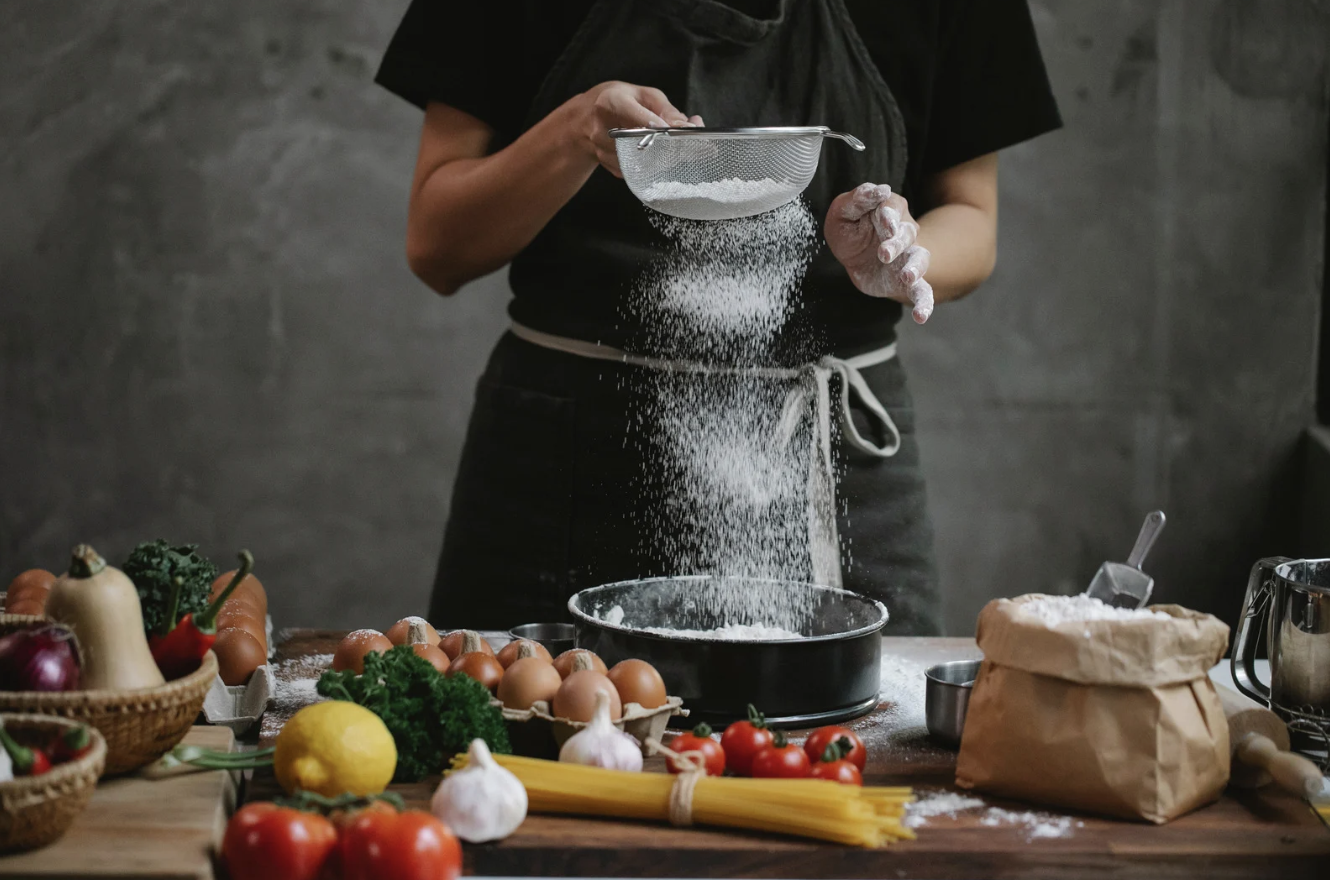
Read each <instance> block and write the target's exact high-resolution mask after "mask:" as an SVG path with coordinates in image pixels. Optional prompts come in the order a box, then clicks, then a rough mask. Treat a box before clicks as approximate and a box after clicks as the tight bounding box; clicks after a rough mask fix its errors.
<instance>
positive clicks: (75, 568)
mask: <svg viewBox="0 0 1330 880" xmlns="http://www.w3.org/2000/svg"><path fill="white" fill-rule="evenodd" d="M104 568H106V560H105V559H103V558H102V557H100V556H98V555H97V551H96V550H94V549H92V547H91V546H90V545H88V544H79V545H78V546H77V547H75V548H74V558H73V559H72V560H70V563H69V576H70V577H72V578H77V579H79V580H85V579H87V578H90V577H92V576H93V575H95V574H97V573H99V572H100V571H101V570H102V569H104Z"/></svg>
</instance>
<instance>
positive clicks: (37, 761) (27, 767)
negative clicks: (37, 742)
mask: <svg viewBox="0 0 1330 880" xmlns="http://www.w3.org/2000/svg"><path fill="white" fill-rule="evenodd" d="M0 744H3V745H4V747H5V751H7V752H9V760H10V761H12V762H13V764H14V775H15V776H41V775H42V774H43V773H45V772H47V771H48V770H50V769H51V759H50V758H48V757H47V756H46V753H45V752H43V751H42V750H41V749H37V748H32V749H30V748H28V747H27V746H21V745H19V744H18V743H17V742H15V741H14V738H13V737H12V736H10V735H9V731H8V730H5V728H4V726H3V725H0Z"/></svg>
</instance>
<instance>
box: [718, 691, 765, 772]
mask: <svg viewBox="0 0 1330 880" xmlns="http://www.w3.org/2000/svg"><path fill="white" fill-rule="evenodd" d="M769 745H771V731H770V730H768V729H767V719H766V718H763V717H762V713H761V712H759V711H757V709H755V708H754V707H753V705H752V704H751V703H749V704H748V720H747V721H736V722H734V723H733V724H731V725H730V726H729V727H727V728H725V732H724V733H722V734H721V735H720V747H721V748H722V749H724V750H725V766H727V767H729V768H730V770H732V771H733V772H734V773H735V775H737V776H748V775H749V774H750V773H752V770H753V756H754V755H756V754H757V753H758V752H760V751H761V750H762V749H764V748H766V747H767V746H769Z"/></svg>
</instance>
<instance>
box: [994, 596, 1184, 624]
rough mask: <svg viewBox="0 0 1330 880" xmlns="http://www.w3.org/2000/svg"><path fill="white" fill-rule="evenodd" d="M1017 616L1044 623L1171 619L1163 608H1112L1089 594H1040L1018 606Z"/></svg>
mask: <svg viewBox="0 0 1330 880" xmlns="http://www.w3.org/2000/svg"><path fill="white" fill-rule="evenodd" d="M1017 608H1018V609H1019V612H1018V614H1019V616H1021V617H1025V618H1032V619H1034V620H1035V621H1037V622H1039V623H1042V624H1043V625H1044V626H1048V627H1054V626H1058V625H1060V624H1064V623H1086V622H1088V621H1092V620H1172V619H1173V618H1171V617H1169V616H1168V615H1167V614H1165V613H1164V612H1162V611H1151V610H1150V609H1149V608H1114V607H1113V606H1112V605H1108V604H1105V603H1104V602H1101V601H1099V600H1098V599H1095V598H1093V597H1091V596H1085V595H1077V596H1040V597H1039V598H1037V599H1031V600H1030V601H1028V602H1022V603H1021V604H1020V605H1018V606H1017Z"/></svg>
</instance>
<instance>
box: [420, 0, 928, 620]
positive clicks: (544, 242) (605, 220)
mask: <svg viewBox="0 0 1330 880" xmlns="http://www.w3.org/2000/svg"><path fill="white" fill-rule="evenodd" d="M772 6H773V11H774V17H773V18H771V19H769V20H759V19H755V18H752V17H750V16H747V15H744V14H742V13H740V12H737V11H735V10H734V9H731V8H730V7H728V6H726V5H724V4H722V3H718V2H715V0H655V2H645V0H641V2H639V0H601V2H599V3H598V4H597V5H596V6H595V7H594V8H593V9H592V11H591V12H590V13H589V14H588V17H587V20H586V21H585V22H584V23H583V25H582V27H581V29H580V30H579V31H578V33H577V35H576V36H575V37H574V38H573V40H572V41H571V43H570V45H569V47H568V49H567V50H566V51H565V52H564V54H563V55H562V56H561V58H560V60H559V61H558V62H557V63H556V65H555V66H554V68H553V69H552V70H551V71H550V74H549V76H548V77H547V79H546V81H545V83H544V85H543V86H542V89H541V91H540V94H539V95H538V97H537V98H536V100H535V102H534V103H533V106H532V108H531V111H530V117H531V121H534V120H536V119H539V118H542V117H543V116H545V115H546V114H548V113H549V112H550V111H551V110H553V109H554V108H555V107H557V106H558V105H559V104H561V103H563V102H564V101H565V100H567V99H568V98H569V97H571V96H572V95H574V94H577V93H579V92H582V91H585V90H587V89H589V88H591V87H592V86H594V85H596V84H598V83H600V82H604V81H607V80H613V79H618V80H624V81H628V82H634V83H640V84H645V85H652V86H655V87H658V88H660V89H661V90H662V91H664V92H665V94H666V95H668V96H669V97H670V100H671V101H673V102H674V103H675V105H676V106H678V107H679V108H680V109H682V110H684V111H685V112H687V113H690V114H694V113H697V114H701V115H702V116H703V117H704V118H705V119H706V120H707V122H708V124H711V125H738V126H742V125H762V124H766V125H773V124H782V125H801V124H827V125H830V126H831V127H833V128H835V129H837V130H842V131H849V132H851V133H853V134H855V135H856V136H858V137H860V138H861V139H863V140H864V141H865V142H866V143H868V144H869V150H868V151H867V153H864V154H855V153H851V151H849V150H836V149H824V151H823V161H822V164H821V167H820V169H819V171H818V174H817V175H816V176H815V177H814V179H813V183H812V184H811V185H810V187H809V189H808V191H807V193H806V198H807V200H808V203H809V205H810V208H811V209H812V211H813V213H814V215H815V216H816V217H817V218H818V221H819V223H820V222H821V220H822V218H823V217H824V216H825V214H826V210H827V207H828V206H829V204H830V202H831V200H832V199H833V198H834V197H835V196H836V195H837V194H839V193H840V192H843V191H845V190H847V189H850V188H852V187H854V186H856V185H858V184H859V183H862V182H865V181H873V182H879V183H880V182H887V183H890V184H892V185H893V186H898V185H899V183H900V180H901V177H902V175H903V174H904V169H905V140H904V133H903V132H904V128H903V125H902V124H901V119H900V113H899V111H898V109H897V107H896V105H895V102H894V100H893V99H892V97H891V94H890V91H889V90H888V89H887V87H886V85H885V83H884V82H883V81H882V79H881V76H880V75H879V74H878V72H877V70H876V68H875V67H873V63H872V61H871V59H870V58H869V56H868V53H867V50H866V49H865V48H864V46H863V43H862V41H861V40H860V39H859V37H858V35H857V34H856V33H855V31H854V27H853V25H852V24H851V22H850V20H849V16H848V14H847V13H846V11H845V9H844V6H843V4H842V2H841V0H780V2H773V3H772ZM625 199H627V200H629V201H630V202H631V211H632V216H634V217H638V218H641V222H642V223H643V224H645V225H647V226H649V224H646V219H645V218H646V209H645V208H643V207H641V206H640V205H639V204H637V203H636V201H635V200H634V199H633V197H632V195H631V194H630V193H629V192H628V190H627V187H626V186H625V185H624V184H623V182H622V181H618V180H615V179H613V178H612V177H610V175H608V174H605V173H603V172H597V173H596V174H595V175H593V177H592V179H591V180H590V181H589V182H588V184H587V185H586V186H585V187H584V188H583V190H582V191H580V192H579V193H578V195H577V196H575V197H574V198H573V199H572V201H570V203H569V205H568V206H566V207H565V209H564V210H562V211H560V212H559V214H558V215H556V217H555V218H554V219H553V220H552V221H551V222H550V224H549V225H548V226H547V228H546V229H545V230H544V231H542V233H541V235H540V236H539V237H538V246H537V247H535V248H533V249H532V250H534V251H537V252H541V253H545V254H549V253H561V252H566V253H568V254H573V255H577V254H585V253H587V252H588V251H590V252H595V250H596V249H597V247H601V246H602V245H604V243H605V242H608V241H611V240H612V239H613V237H614V236H615V235H616V234H621V230H622V224H616V222H615V218H620V217H623V216H625V211H626V210H627V209H628V206H626V204H625V202H624V200H625ZM662 241H663V240H662ZM533 244H537V243H533ZM601 250H602V251H603V253H602V254H601V258H602V259H605V260H610V261H614V260H616V259H618V260H626V261H628V263H629V264H630V265H627V266H625V267H624V268H626V269H629V270H631V271H633V272H640V271H641V270H642V269H644V268H645V267H646V265H647V260H645V259H642V258H641V254H640V253H626V252H625V249H624V248H615V247H601ZM522 264H523V258H522V257H519V258H518V260H517V261H515V262H514V269H513V271H514V273H517V272H518V271H519V267H520V266H521V265H522ZM548 268H549V267H548V266H546V267H545V269H546V270H548ZM822 278H826V279H829V284H828V286H832V284H831V281H832V280H834V285H839V286H840V287H842V288H843V285H844V279H845V274H844V269H843V268H841V267H840V266H839V264H837V263H836V262H835V259H834V257H832V256H831V255H830V254H829V253H828V252H827V251H826V249H825V248H824V249H823V250H822V252H821V253H819V254H818V255H817V256H816V257H815V258H814V260H813V262H812V264H811V265H810V268H809V272H808V275H807V278H806V281H805V289H806V290H807V289H809V288H812V289H815V290H816V289H818V287H819V284H818V282H819V280H820V279H822ZM524 283H525V282H524ZM515 286H516V282H515ZM597 293H598V294H599V295H602V296H603V295H607V292H606V291H603V290H598V291H597ZM626 294H627V291H626V290H612V291H608V295H612V296H616V297H623V296H626ZM845 295H846V294H844V293H840V294H839V296H841V297H844V296H845ZM849 295H852V296H862V294H857V293H852V294H849ZM564 298H565V299H566V300H567V302H566V303H561V305H566V306H567V309H568V310H570V311H573V310H576V309H577V308H578V305H579V303H578V301H577V299H576V297H575V296H567V295H566V296H565V297H564ZM805 299H806V300H810V299H812V297H811V296H808V297H805ZM808 312H810V313H812V314H814V316H815V317H814V320H816V315H817V314H818V312H817V310H815V309H809V310H808ZM514 314H515V316H517V315H518V313H517V311H516V310H514ZM820 314H821V315H823V316H825V315H834V314H835V310H834V308H833V309H830V310H826V309H824V310H822V311H821V313H820ZM519 317H521V316H519ZM808 317H809V314H803V315H800V314H798V313H796V315H795V319H794V320H795V322H798V321H799V320H801V319H807V318H808ZM824 319H825V318H824ZM831 320H834V318H832V319H831ZM536 329H540V330H549V331H550V332H554V333H558V332H560V331H561V330H563V328H562V327H539V326H538V327H537V328H536ZM564 332H566V331H564ZM633 338H634V336H633V334H632V332H631V331H630V332H628V333H627V334H626V336H625V340H626V344H625V347H627V348H629V350H634V348H633V346H632V341H633ZM889 341H890V340H882V342H883V343H885V342H889ZM837 353H838V354H845V355H848V354H855V353H857V352H837ZM816 354H818V353H817V352H802V353H801V355H802V356H804V357H810V356H814V355H816ZM641 370H642V368H641V367H635V366H629V365H624V364H615V363H607V362H605V361H597V360H590V359H586V358H581V357H577V356H575V355H570V354H566V353H562V352H557V351H551V350H548V349H543V348H540V347H538V346H535V345H532V344H530V343H529V342H526V341H523V340H520V339H517V338H516V337H514V336H513V335H512V334H508V335H506V336H505V337H504V338H503V339H502V340H501V341H500V343H499V345H498V346H497V348H496V349H495V351H494V353H493V355H492V356H491V359H490V362H489V365H488V367H487V369H486V372H485V374H484V376H483V377H482V378H481V381H480V383H479V386H478V388H477V394H476V403H475V408H474V411H473V413H472V417H471V423H470V426H469V428H468V432H467V438H466V443H465V446H464V448H463V453H462V461H461V465H460V467H459V471H458V475H457V481H456V484H455V486H454V492H453V501H452V508H451V512H450V517H449V522H448V527H447V529H446V532H445V535H444V545H443V552H442V556H441V559H440V562H439V568H438V575H437V578H436V582H435V588H434V595H433V599H432V602H431V606H430V619H431V620H432V621H433V622H434V623H435V624H436V625H439V626H447V627H450V628H451V627H460V626H467V627H472V628H506V627H509V626H511V625H514V624H518V623H526V622H532V621H550V620H564V619H567V617H568V612H567V607H566V603H567V599H568V597H569V596H571V595H572V594H573V593H575V592H577V591H578V590H580V589H583V588H586V587H589V586H594V585H597V584H601V583H607V582H611V581H616V580H627V579H632V578H637V577H646V576H652V575H663V574H685V573H688V572H678V571H671V570H670V562H669V560H668V559H665V558H661V557H660V554H659V553H658V552H656V551H655V550H654V546H653V545H654V542H653V541H652V540H651V537H650V535H649V534H647V533H645V532H644V530H643V528H642V523H644V522H646V521H649V520H650V517H643V516H642V515H641V514H642V510H643V508H644V507H650V506H651V505H652V504H653V503H654V502H655V500H656V498H657V497H658V496H657V495H656V494H655V493H654V491H653V488H652V487H651V486H650V485H648V483H649V478H644V475H645V474H647V473H649V465H650V463H649V462H648V461H646V460H645V459H644V453H643V452H641V451H640V450H642V449H643V448H648V447H646V446H644V445H643V444H640V443H636V442H632V438H633V433H634V431H635V430H636V423H637V415H638V414H639V413H642V412H643V411H645V409H646V408H647V407H648V406H649V404H650V400H649V393H650V383H649V382H644V381H642V376H641V375H640V373H641ZM862 375H863V378H864V379H865V380H866V382H867V384H868V386H869V387H870V388H871V389H872V391H873V392H874V393H875V394H876V395H877V397H878V399H879V400H880V401H881V402H882V403H883V404H884V405H885V407H886V408H887V410H888V412H889V413H890V415H891V416H892V418H893V420H894V421H895V423H896V426H897V428H898V429H899V431H900V434H901V445H900V449H899V451H898V452H897V453H896V455H894V456H893V457H891V458H885V459H884V458H877V457H872V456H868V455H864V454H862V453H859V452H857V451H856V450H854V449H848V448H846V447H845V445H844V444H843V443H841V442H840V440H839V437H835V438H833V442H836V444H837V447H838V449H837V461H838V463H839V464H840V467H841V469H842V476H841V480H840V483H839V486H838V490H837V491H838V495H837V501H838V503H839V507H840V512H841V515H840V516H839V517H838V523H837V525H838V528H839V536H840V540H841V544H842V547H843V553H842V572H843V584H844V586H845V587H846V588H848V589H851V590H854V591H856V592H860V593H864V594H866V595H870V596H873V597H875V598H879V599H881V600H882V601H883V602H885V603H886V604H887V607H888V609H889V611H890V613H891V624H890V625H889V631H891V632H898V633H915V634H934V633H937V632H939V631H940V627H939V619H938V600H937V590H936V577H935V573H934V565H933V557H932V531H931V525H930V523H929V520H928V515H927V510H926V505H925V499H924V486H923V480H922V476H921V475H920V472H919V462H918V446H917V443H916V441H915V435H914V418H913V409H912V405H911V402H910V398H909V394H908V391H907V390H906V386H905V377H904V372H903V371H902V369H901V367H900V362H899V360H895V359H893V360H891V361H888V362H886V363H883V364H880V365H878V366H874V367H870V368H867V369H864V370H863V371H862ZM868 429H869V428H868V425H867V424H865V425H863V426H861V430H863V431H867V430H868ZM647 455H649V453H647Z"/></svg>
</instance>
